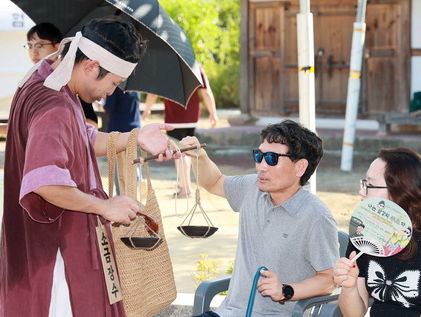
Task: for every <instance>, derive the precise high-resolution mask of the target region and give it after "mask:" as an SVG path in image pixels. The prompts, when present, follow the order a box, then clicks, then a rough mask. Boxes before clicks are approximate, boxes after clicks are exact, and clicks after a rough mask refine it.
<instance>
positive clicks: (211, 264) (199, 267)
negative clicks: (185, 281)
mask: <svg viewBox="0 0 421 317" xmlns="http://www.w3.org/2000/svg"><path fill="white" fill-rule="evenodd" d="M220 265H221V263H220V261H215V260H209V256H208V255H207V254H199V260H197V261H196V272H195V273H193V276H194V279H195V281H196V287H198V286H199V284H200V283H202V282H204V281H207V280H211V279H214V278H217V277H218V275H220V274H221V270H220V268H219V267H220ZM233 268H234V261H230V262H229V266H228V268H227V269H226V271H225V274H232V271H233ZM227 293H228V292H227V291H225V292H221V293H219V294H220V295H227Z"/></svg>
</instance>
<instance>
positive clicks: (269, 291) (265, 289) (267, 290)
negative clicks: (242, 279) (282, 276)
mask: <svg viewBox="0 0 421 317" xmlns="http://www.w3.org/2000/svg"><path fill="white" fill-rule="evenodd" d="M260 275H261V276H262V278H260V279H259V283H257V289H258V290H259V292H260V293H261V294H262V295H263V296H270V297H271V298H272V299H273V300H275V301H280V300H281V299H283V298H284V294H283V292H282V283H281V281H280V280H279V278H278V276H277V275H276V274H275V273H274V272H271V271H266V270H261V271H260Z"/></svg>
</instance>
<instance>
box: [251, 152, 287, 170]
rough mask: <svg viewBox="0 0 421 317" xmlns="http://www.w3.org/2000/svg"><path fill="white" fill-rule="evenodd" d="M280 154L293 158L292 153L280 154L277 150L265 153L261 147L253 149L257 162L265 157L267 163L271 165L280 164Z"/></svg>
mask: <svg viewBox="0 0 421 317" xmlns="http://www.w3.org/2000/svg"><path fill="white" fill-rule="evenodd" d="M280 156H285V157H289V158H291V154H279V153H275V152H266V153H263V152H262V151H260V150H259V149H257V150H253V158H254V161H255V162H256V163H261V162H262V160H263V158H265V161H266V163H267V164H268V165H269V166H275V165H276V164H278V159H279V157H280Z"/></svg>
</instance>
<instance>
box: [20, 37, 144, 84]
mask: <svg viewBox="0 0 421 317" xmlns="http://www.w3.org/2000/svg"><path fill="white" fill-rule="evenodd" d="M68 42H72V43H71V44H70V47H69V50H68V52H67V53H66V55H65V56H64V58H63V60H62V61H61V62H60V64H59V65H58V66H57V67H56V69H54V71H53V72H52V73H51V74H50V75H49V76H48V77H47V78H46V79H45V82H44V86H46V87H48V88H51V89H54V90H57V91H59V90H60V89H61V87H63V86H65V85H67V83H68V82H69V81H70V78H71V76H72V71H73V66H74V64H75V57H76V51H77V48H79V49H80V50H81V51H82V52H83V53H84V54H85V55H86V56H87V57H88V58H89V59H91V60H96V61H98V62H99V64H100V66H101V67H103V68H104V69H106V70H107V71H109V72H110V73H113V74H116V75H118V76H120V77H123V78H128V77H129V76H130V74H131V73H132V72H133V70H134V69H135V67H136V65H137V63H130V62H127V61H125V60H123V59H121V58H119V57H117V56H115V55H114V54H112V53H110V52H109V51H107V50H106V49H105V48H103V47H101V46H99V45H98V44H96V43H95V42H93V41H91V40H89V39H87V38H86V37H83V36H82V33H81V32H77V33H76V35H75V36H74V37H67V38H65V39H63V40H62V41H61V43H60V46H59V49H58V50H57V51H56V52H54V53H52V54H50V55H48V56H46V57H45V58H44V59H48V58H56V57H57V56H58V55H60V54H61V52H62V51H63V48H64V45H65V44H66V43H68ZM41 62H42V60H41V61H39V62H38V63H36V64H35V65H34V66H33V67H32V68H31V69H30V70H29V72H28V73H27V74H26V75H25V77H24V78H23V79H22V80H21V81H20V82H19V87H22V86H23V84H24V83H25V82H26V81H27V80H28V78H29V77H30V76H31V75H32V73H33V72H35V71H36V70H37V69H38V67H39V65H40V64H41Z"/></svg>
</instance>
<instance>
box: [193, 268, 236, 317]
mask: <svg viewBox="0 0 421 317" xmlns="http://www.w3.org/2000/svg"><path fill="white" fill-rule="evenodd" d="M230 280H231V276H227V277H223V278H219V279H213V280H209V281H204V282H202V283H200V285H199V287H198V288H197V290H196V292H195V293H194V304H193V316H197V315H200V314H203V313H204V312H207V311H209V306H210V303H211V301H212V299H213V298H214V296H215V295H216V294H218V293H220V292H223V291H226V290H227V289H228V286H229V284H230Z"/></svg>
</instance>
